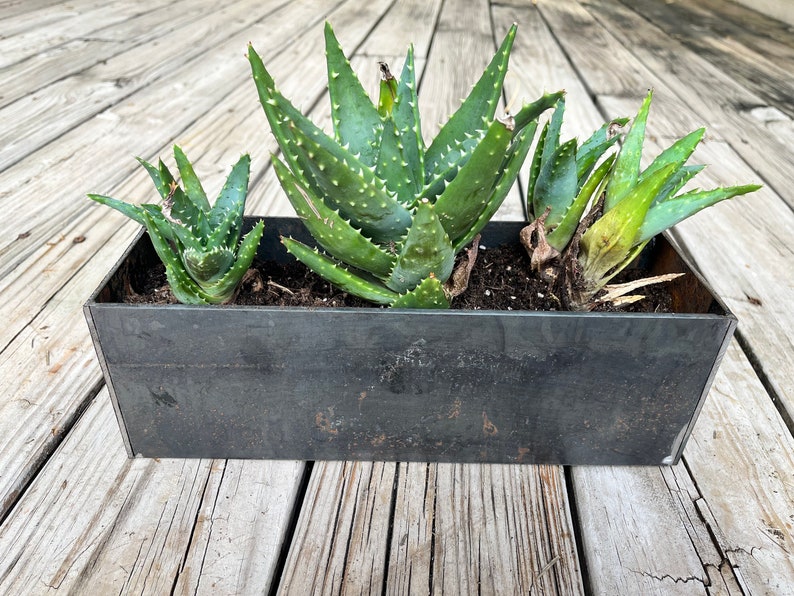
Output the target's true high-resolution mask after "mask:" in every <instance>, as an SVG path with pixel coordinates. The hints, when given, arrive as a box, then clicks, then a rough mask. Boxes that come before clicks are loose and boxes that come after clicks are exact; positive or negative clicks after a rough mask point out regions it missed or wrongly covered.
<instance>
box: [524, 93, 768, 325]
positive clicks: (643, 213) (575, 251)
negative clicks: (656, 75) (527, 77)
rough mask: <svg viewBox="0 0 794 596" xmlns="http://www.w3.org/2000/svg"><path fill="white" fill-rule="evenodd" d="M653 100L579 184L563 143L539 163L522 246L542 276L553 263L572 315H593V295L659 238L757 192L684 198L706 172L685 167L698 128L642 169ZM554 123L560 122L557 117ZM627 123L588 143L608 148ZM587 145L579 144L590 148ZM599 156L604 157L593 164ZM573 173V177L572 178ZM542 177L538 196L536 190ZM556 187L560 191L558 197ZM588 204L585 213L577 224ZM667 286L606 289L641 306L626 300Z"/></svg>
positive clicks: (747, 188)
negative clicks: (692, 183) (710, 210)
mask: <svg viewBox="0 0 794 596" xmlns="http://www.w3.org/2000/svg"><path fill="white" fill-rule="evenodd" d="M652 98H653V92H649V93H648V95H647V96H646V98H645V100H644V101H643V103H642V105H641V106H640V109H639V111H638V112H637V115H636V116H635V118H634V120H633V121H632V124H631V127H630V128H629V130H628V132H627V133H626V134H625V136H624V138H623V139H622V143H621V146H620V149H619V151H618V152H617V153H616V154H612V155H609V156H608V157H606V158H605V159H604V160H603V161H602V162H601V163H600V165H598V166H597V167H594V164H590V163H589V159H588V167H591V168H592V171H591V172H590V173H589V174H588V175H586V176H584V177H582V175H581V174H582V172H583V171H585V168H584V167H583V165H584V164H581V163H579V162H578V161H574V160H572V159H571V158H570V157H569V156H568V155H567V154H566V153H565V150H564V149H563V148H564V147H565V146H566V145H567V144H563V145H561V146H560V147H558V149H557V150H555V152H554V153H553V154H552V155H553V157H552V158H550V159H549V160H547V161H546V162H545V163H546V166H547V168H546V169H545V170H544V169H541V171H540V174H538V175H537V183H536V184H535V187H534V195H533V196H532V197H528V198H527V202H528V205H529V204H530V202H532V205H533V207H532V210H530V211H529V212H530V213H531V214H532V215H533V216H534V217H536V218H538V219H536V220H535V221H533V222H532V223H531V224H530V226H528V227H527V228H526V229H525V233H526V235H527V237H529V235H530V233H531V234H535V236H533V237H532V238H533V241H532V242H531V243H529V242H527V241H526V238H525V237H524V232H522V240H524V244H525V245H527V246H528V249H529V250H530V253H531V254H532V259H533V266H535V267H536V268H538V269H542V268H543V267H544V266H549V264H551V265H550V266H549V269H548V270H550V271H551V277H554V278H561V279H562V280H563V281H564V282H565V284H566V287H563V288H562V289H561V290H560V291H561V293H562V294H563V298H564V301H565V302H567V305H568V306H569V307H570V308H573V309H577V310H578V309H588V308H591V307H592V305H593V303H594V298H595V296H596V294H597V293H599V292H600V291H601V290H602V289H604V288H605V287H607V284H608V283H609V282H610V281H611V280H612V279H613V278H614V277H615V275H617V274H618V273H619V272H620V271H622V270H623V269H624V268H625V267H626V266H628V265H629V264H630V263H631V262H632V261H633V260H634V258H635V257H636V256H637V255H638V254H639V253H640V251H642V249H643V248H644V247H645V246H646V245H647V243H648V242H649V241H650V240H651V239H652V238H653V237H654V236H656V235H657V234H659V233H661V232H663V231H665V230H667V229H668V228H671V227H672V226H674V225H676V224H677V223H679V222H681V221H683V220H684V219H686V218H688V217H690V216H692V215H694V214H695V213H697V212H699V211H700V210H702V209H705V208H706V207H710V206H711V205H714V204H716V203H718V202H720V201H724V200H727V199H730V198H733V197H736V196H739V195H744V194H747V193H750V192H753V191H756V190H758V189H759V188H761V187H760V186H759V185H757V184H744V185H737V186H729V187H722V188H715V189H710V190H700V189H697V190H691V191H682V190H683V189H684V186H685V185H686V184H687V183H688V182H689V181H690V180H691V179H692V178H693V177H694V176H695V175H697V174H698V173H699V172H701V171H702V170H703V168H704V167H705V166H703V165H688V164H687V161H688V160H689V158H690V157H691V155H692V154H693V153H694V151H695V149H696V148H697V146H698V144H699V143H700V142H701V140H702V139H703V136H704V134H705V129H703V128H700V129H698V130H695V131H693V132H691V133H689V134H688V135H686V136H684V137H682V138H681V139H678V140H677V141H675V142H674V143H673V144H672V145H670V146H669V147H668V148H667V149H665V150H664V151H662V152H661V153H660V154H659V155H658V156H656V158H655V159H654V160H653V161H652V162H651V164H650V165H649V166H648V167H647V168H644V169H643V168H642V167H641V159H642V151H643V144H644V142H645V129H646V123H647V120H648V114H649V111H650V107H651V100H652ZM560 109H561V108H558V111H560ZM556 116H557V114H555V117H556ZM559 117H560V119H561V118H562V115H561V113H560V115H559ZM553 121H554V118H553V119H552V122H553ZM625 122H626V121H625V120H616V121H613V123H610V124H609V125H605V126H606V127H607V128H606V129H604V128H602V129H600V130H599V131H597V132H596V133H595V134H594V135H593V137H592V138H591V140H592V139H595V140H594V141H593V142H592V145H593V146H594V147H599V148H601V147H603V148H604V149H608V146H607V145H609V144H611V142H612V141H614V140H616V139H615V138H613V139H612V140H606V139H605V137H604V136H603V131H604V130H607V131H608V130H609V127H610V126H611V125H613V124H615V123H617V124H624V123H625ZM552 127H554V125H553V124H552ZM541 138H542V137H541ZM547 138H548V137H547ZM591 140H588V141H587V142H586V143H585V144H584V145H588V144H591ZM546 142H547V143H548V140H546ZM584 145H583V146H584ZM538 150H539V151H540V152H544V150H545V147H543V146H542V145H539V149H538ZM599 150H600V149H599ZM602 156H603V152H602V154H601V155H599V158H600V157H602ZM535 158H536V160H537V153H536V156H535ZM533 163H534V162H533ZM574 168H576V173H572V172H573V170H574ZM544 175H545V177H546V180H545V182H544V184H543V190H539V186H540V182H541V179H542V177H543V176H544ZM562 188H564V192H563V191H560V190H559V189H562ZM577 188H578V191H577V192H574V190H575V189H577ZM588 205H589V208H590V210H589V212H588V213H587V215H586V216H584V217H583V218H582V213H583V212H584V210H585V207H587V206H588ZM547 207H548V208H549V209H550V213H551V214H555V213H556V217H554V218H552V217H550V216H549V217H546V218H545V221H544V215H541V214H540V213H538V211H539V209H540V208H543V209H544V214H545V209H546V208H547ZM580 218H581V219H580ZM544 224H545V225H544ZM539 229H540V230H541V233H540V234H538V230H539ZM560 271H565V275H562V276H560V275H559V273H560ZM666 280H667V277H666V276H660V277H657V278H648V279H647V280H644V281H639V282H632V283H631V284H628V285H626V286H625V287H621V288H617V287H615V288H611V291H610V292H608V294H607V296H608V300H609V301H612V302H614V303H616V304H620V303H623V304H625V303H630V302H633V301H636V300H639V299H642V298H643V296H639V295H631V296H627V295H626V293H627V292H629V291H633V290H635V289H637V288H639V287H642V286H643V285H648V284H650V283H658V282H660V281H666Z"/></svg>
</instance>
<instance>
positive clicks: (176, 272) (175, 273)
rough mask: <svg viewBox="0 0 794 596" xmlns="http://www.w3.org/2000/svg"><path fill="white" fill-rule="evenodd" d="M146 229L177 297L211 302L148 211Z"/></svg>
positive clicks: (193, 302)
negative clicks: (191, 276)
mask: <svg viewBox="0 0 794 596" xmlns="http://www.w3.org/2000/svg"><path fill="white" fill-rule="evenodd" d="M143 221H144V225H145V226H146V231H147V232H148V233H149V238H150V239H151V241H152V246H153V247H154V250H155V252H156V253H157V256H158V257H159V258H160V261H162V263H163V265H165V275H166V278H167V279H168V285H169V286H170V287H171V291H172V292H173V294H174V296H176V299H177V300H179V301H180V302H182V303H183V304H209V303H210V297H209V296H208V295H207V294H206V293H205V292H204V291H203V290H202V289H201V288H200V287H199V285H198V284H197V283H196V282H195V281H193V280H192V279H191V278H190V276H189V275H188V274H187V272H186V271H185V269H184V267H183V265H182V261H181V260H180V258H179V255H178V254H177V253H176V252H175V251H174V249H173V247H172V246H171V244H170V243H169V242H168V241H167V240H166V239H165V237H163V235H162V234H161V233H160V230H159V229H158V228H157V226H156V225H155V224H154V221H152V219H151V217H150V216H149V214H148V213H144V215H143Z"/></svg>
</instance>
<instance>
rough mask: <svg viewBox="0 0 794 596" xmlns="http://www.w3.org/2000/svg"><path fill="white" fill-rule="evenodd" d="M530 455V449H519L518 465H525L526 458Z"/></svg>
mask: <svg viewBox="0 0 794 596" xmlns="http://www.w3.org/2000/svg"><path fill="white" fill-rule="evenodd" d="M527 453H529V449H528V448H527V447H519V448H518V457H516V463H519V464H521V463H524V456H526V454H527Z"/></svg>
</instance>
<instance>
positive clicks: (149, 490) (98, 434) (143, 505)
mask: <svg viewBox="0 0 794 596" xmlns="http://www.w3.org/2000/svg"><path fill="white" fill-rule="evenodd" d="M218 472H219V470H217V469H213V468H212V462H210V461H202V460H184V461H170V462H158V461H156V460H134V461H133V460H128V459H127V457H126V453H125V452H124V447H123V445H122V443H121V440H120V436H119V433H118V428H117V427H116V422H115V416H114V414H113V408H112V407H111V405H110V400H109V397H108V395H107V392H106V391H103V392H102V393H101V394H100V395H99V396H98V398H97V399H96V400H95V402H94V403H93V404H92V406H91V407H89V409H88V410H87V411H86V414H85V415H84V417H83V418H82V419H81V420H80V422H79V423H78V425H77V427H76V429H75V431H74V432H73V433H71V434H70V435H69V437H68V438H67V440H66V441H65V442H64V444H63V445H62V446H61V448H60V449H59V451H58V452H57V454H56V455H55V456H54V457H53V459H52V460H50V462H49V464H48V465H47V467H46V469H45V470H44V472H42V474H41V475H40V476H39V478H37V480H36V481H35V482H34V484H33V485H32V486H31V488H30V489H29V490H28V492H27V493H26V494H25V498H24V499H23V500H22V501H21V502H20V503H19V504H18V505H17V507H16V508H15V509H14V511H13V512H12V513H11V515H9V517H8V518H7V519H6V520H5V521H4V523H3V525H2V528H0V561H2V563H0V591H2V592H3V593H6V594H12V593H13V594H23V593H39V594H49V593H56V592H58V591H61V590H62V591H63V592H62V593H79V592H81V591H82V592H83V593H94V594H106V593H121V592H124V591H126V592H130V593H140V592H144V591H145V589H146V586H148V589H149V591H150V592H151V593H156V592H158V591H160V593H163V591H165V592H167V591H168V590H169V589H170V587H171V585H172V582H173V577H174V575H175V574H176V571H177V569H178V568H179V565H180V563H181V561H182V556H183V553H184V550H185V548H186V546H187V542H188V541H189V538H190V533H191V529H192V527H193V524H194V523H195V517H196V510H197V508H198V506H199V502H200V499H201V496H202V490H203V486H204V485H205V484H206V482H207V478H208V476H210V475H211V474H213V473H218ZM67 519H68V520H70V523H64V522H65V520H67ZM175 543H176V544H180V545H181V546H180V547H175V546H176V544H175Z"/></svg>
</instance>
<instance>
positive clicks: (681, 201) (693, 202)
mask: <svg viewBox="0 0 794 596" xmlns="http://www.w3.org/2000/svg"><path fill="white" fill-rule="evenodd" d="M759 188H761V186H760V185H758V184H745V185H742V186H730V187H727V188H715V189H713V190H698V191H693V192H688V193H686V194H682V195H678V196H677V197H673V198H671V199H667V200H666V201H662V202H658V203H654V204H652V205H651V207H650V209H649V210H648V213H647V215H646V216H645V221H644V222H643V223H642V227H640V231H639V233H638V235H637V241H638V242H644V241H646V240H650V239H651V238H653V237H654V236H656V234H660V233H662V232H663V231H665V230H666V229H667V228H671V227H672V226H674V225H675V224H677V223H679V222H681V221H683V220H685V219H686V218H687V217H689V216H691V215H694V214H695V213H697V212H698V211H700V210H701V209H705V208H706V207H710V206H711V205H714V204H716V203H719V202H720V201H724V200H726V199H731V198H733V197H736V196H739V195H743V194H747V193H749V192H755V191H756V190H758V189H759Z"/></svg>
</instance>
